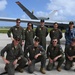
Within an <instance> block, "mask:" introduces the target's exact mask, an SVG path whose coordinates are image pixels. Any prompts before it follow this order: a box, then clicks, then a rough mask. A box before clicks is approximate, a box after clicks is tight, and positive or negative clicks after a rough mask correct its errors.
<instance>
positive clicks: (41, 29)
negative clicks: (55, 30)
mask: <svg viewBox="0 0 75 75" xmlns="http://www.w3.org/2000/svg"><path fill="white" fill-rule="evenodd" d="M44 24H45V22H44V20H41V21H40V26H38V27H37V28H36V30H35V35H36V36H37V37H39V39H40V45H42V46H43V48H44V49H45V50H46V36H47V35H48V29H47V28H46V27H45V26H44Z"/></svg>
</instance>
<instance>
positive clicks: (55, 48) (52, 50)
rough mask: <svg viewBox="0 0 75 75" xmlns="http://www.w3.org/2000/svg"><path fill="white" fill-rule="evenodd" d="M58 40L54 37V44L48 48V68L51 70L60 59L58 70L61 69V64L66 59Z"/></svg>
mask: <svg viewBox="0 0 75 75" xmlns="http://www.w3.org/2000/svg"><path fill="white" fill-rule="evenodd" d="M57 42H58V40H57V39H56V38H53V40H52V44H50V45H49V46H48V48H47V57H48V59H49V62H48V65H47V70H48V71H50V70H52V69H53V67H54V63H55V62H56V61H58V66H57V71H59V72H60V71H61V65H62V63H63V61H64V57H63V54H64V53H63V50H62V48H61V46H60V45H58V44H57Z"/></svg>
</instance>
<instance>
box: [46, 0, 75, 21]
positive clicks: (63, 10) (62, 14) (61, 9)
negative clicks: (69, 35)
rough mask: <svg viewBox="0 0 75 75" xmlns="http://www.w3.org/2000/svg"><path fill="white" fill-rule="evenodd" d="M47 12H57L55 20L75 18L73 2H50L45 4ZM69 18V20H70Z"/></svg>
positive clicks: (74, 3)
mask: <svg viewBox="0 0 75 75" xmlns="http://www.w3.org/2000/svg"><path fill="white" fill-rule="evenodd" d="M47 10H58V13H57V15H55V18H58V19H59V20H60V19H64V20H65V19H68V20H70V19H74V17H75V0H68V1H66V0H50V2H49V3H47ZM70 17H71V18H70Z"/></svg>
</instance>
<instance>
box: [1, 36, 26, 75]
mask: <svg viewBox="0 0 75 75" xmlns="http://www.w3.org/2000/svg"><path fill="white" fill-rule="evenodd" d="M20 40H21V39H20V37H19V36H15V37H14V40H13V41H12V43H9V44H7V45H6V46H5V47H4V48H3V49H2V50H1V56H2V59H3V61H4V62H5V70H6V72H7V73H8V75H14V73H15V70H17V71H19V72H21V73H22V72H23V68H24V66H25V65H26V62H27V59H26V58H24V55H23V51H22V48H21V45H20V44H19V42H20ZM5 52H6V53H7V55H6V57H5V56H4V53H5ZM17 64H19V65H18V66H17V67H16V69H15V66H16V65H17Z"/></svg>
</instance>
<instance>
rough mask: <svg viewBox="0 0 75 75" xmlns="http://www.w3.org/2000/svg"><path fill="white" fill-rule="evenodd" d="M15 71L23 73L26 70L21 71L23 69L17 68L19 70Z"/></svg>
mask: <svg viewBox="0 0 75 75" xmlns="http://www.w3.org/2000/svg"><path fill="white" fill-rule="evenodd" d="M15 71H18V72H21V73H23V71H24V69H21V68H19V67H17V68H16V69H15Z"/></svg>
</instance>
